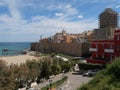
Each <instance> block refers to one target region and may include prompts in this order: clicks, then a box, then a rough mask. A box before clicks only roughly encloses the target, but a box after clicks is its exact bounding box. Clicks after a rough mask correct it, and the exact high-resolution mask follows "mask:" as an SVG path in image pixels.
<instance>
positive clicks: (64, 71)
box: [62, 70, 65, 79]
mask: <svg viewBox="0 0 120 90" xmlns="http://www.w3.org/2000/svg"><path fill="white" fill-rule="evenodd" d="M64 72H65V71H64V70H63V71H62V79H63V78H64Z"/></svg>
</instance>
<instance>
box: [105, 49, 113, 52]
mask: <svg viewBox="0 0 120 90" xmlns="http://www.w3.org/2000/svg"><path fill="white" fill-rule="evenodd" d="M104 52H106V53H114V49H104Z"/></svg>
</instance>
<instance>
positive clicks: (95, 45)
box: [87, 30, 120, 64]
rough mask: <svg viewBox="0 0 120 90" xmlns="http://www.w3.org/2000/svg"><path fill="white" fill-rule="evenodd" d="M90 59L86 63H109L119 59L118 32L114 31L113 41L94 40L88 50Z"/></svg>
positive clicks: (119, 35)
mask: <svg viewBox="0 0 120 90" xmlns="http://www.w3.org/2000/svg"><path fill="white" fill-rule="evenodd" d="M89 51H90V52H91V58H90V59H88V60H87V62H88V63H99V64H106V63H111V62H112V61H113V60H114V59H115V58H116V57H120V30H115V33H114V40H94V41H92V43H91V47H90V48H89Z"/></svg>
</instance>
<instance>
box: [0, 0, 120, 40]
mask: <svg viewBox="0 0 120 90" xmlns="http://www.w3.org/2000/svg"><path fill="white" fill-rule="evenodd" d="M106 8H112V9H113V10H114V11H116V12H118V13H120V0H0V42H36V41H38V40H39V39H40V36H42V38H45V37H50V36H53V35H54V34H55V33H57V32H61V31H62V30H63V29H65V30H66V31H67V32H68V33H81V32H83V31H86V30H93V29H95V28H98V27H99V22H98V18H99V14H100V13H101V12H103V11H104V10H105V9H106Z"/></svg>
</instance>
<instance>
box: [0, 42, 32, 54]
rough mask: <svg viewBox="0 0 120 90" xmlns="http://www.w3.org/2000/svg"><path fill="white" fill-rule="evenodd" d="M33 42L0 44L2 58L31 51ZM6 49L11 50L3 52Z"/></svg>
mask: <svg viewBox="0 0 120 90" xmlns="http://www.w3.org/2000/svg"><path fill="white" fill-rule="evenodd" d="M30 46H31V42H0V56H7V55H19V54H21V52H22V51H23V50H28V49H30ZM4 49H7V50H9V51H8V52H3V50H4Z"/></svg>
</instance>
